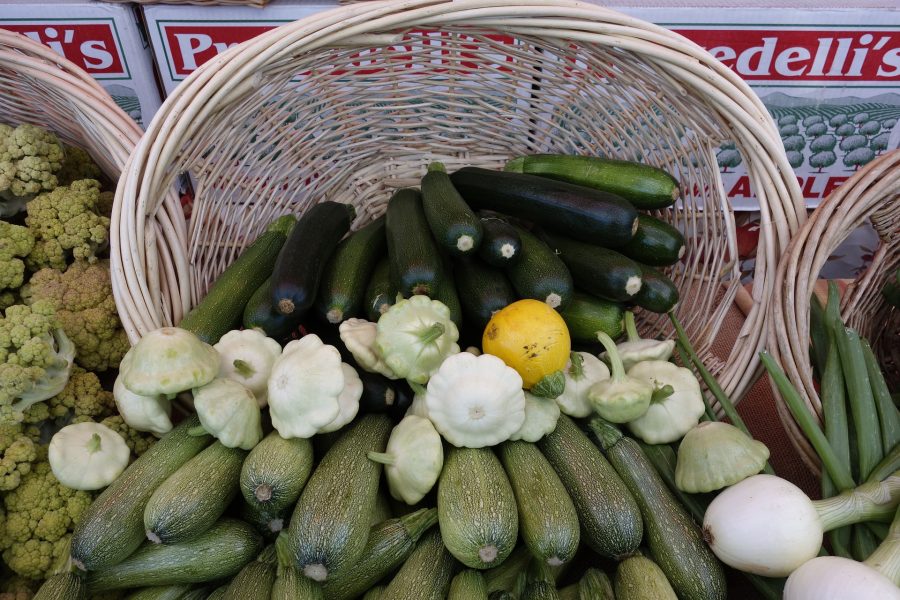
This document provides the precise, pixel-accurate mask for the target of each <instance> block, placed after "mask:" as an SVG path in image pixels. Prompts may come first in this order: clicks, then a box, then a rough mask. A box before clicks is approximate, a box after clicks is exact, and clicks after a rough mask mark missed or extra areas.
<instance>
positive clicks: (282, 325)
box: [243, 277, 297, 340]
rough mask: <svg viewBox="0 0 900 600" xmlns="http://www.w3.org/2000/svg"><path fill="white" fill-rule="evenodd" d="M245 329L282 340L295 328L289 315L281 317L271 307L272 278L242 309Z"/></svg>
mask: <svg viewBox="0 0 900 600" xmlns="http://www.w3.org/2000/svg"><path fill="white" fill-rule="evenodd" d="M243 325H244V328H245V329H254V328H256V329H261V330H262V331H263V332H265V334H266V335H267V336H269V337H270V338H272V339H276V340H283V339H285V338H287V337H288V336H290V334H291V332H292V331H293V330H294V329H296V328H297V324H296V322H295V320H294V319H293V317H292V316H291V315H283V314H281V313H280V312H278V311H277V310H275V309H274V308H273V307H272V278H271V277H269V278H268V279H266V280H265V281H264V282H263V283H262V285H260V286H259V287H258V288H257V290H256V291H255V292H253V295H252V296H250V299H249V300H247V305H246V306H245V307H244V318H243Z"/></svg>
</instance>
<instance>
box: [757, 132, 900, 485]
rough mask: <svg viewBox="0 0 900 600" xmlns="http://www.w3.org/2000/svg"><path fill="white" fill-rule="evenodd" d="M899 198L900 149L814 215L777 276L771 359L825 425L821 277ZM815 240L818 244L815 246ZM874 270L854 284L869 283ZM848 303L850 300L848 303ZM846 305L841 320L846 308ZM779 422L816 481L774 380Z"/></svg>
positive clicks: (813, 460) (815, 462)
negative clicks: (819, 382) (814, 304)
mask: <svg viewBox="0 0 900 600" xmlns="http://www.w3.org/2000/svg"><path fill="white" fill-rule="evenodd" d="M898 193H900V149H897V150H892V151H889V152H886V153H884V154H882V155H881V156H879V157H877V158H876V159H875V160H873V161H872V162H870V163H868V164H867V165H866V166H864V167H863V168H861V169H860V170H859V171H857V172H856V173H855V174H854V175H853V176H852V177H851V178H850V179H848V180H847V181H845V182H844V183H843V184H842V185H841V186H840V187H838V188H837V189H836V190H835V191H834V192H832V193H831V194H830V195H829V196H828V197H827V198H826V199H825V200H823V201H822V202H821V203H820V204H819V206H818V207H817V208H816V209H815V210H814V211H813V213H812V214H811V215H810V217H809V219H808V220H807V221H806V223H804V225H803V227H801V228H800V229H799V230H798V231H797V233H796V234H795V236H794V238H793V240H791V243H790V244H789V246H788V247H787V249H786V250H785V254H784V256H783V257H782V259H781V261H780V262H779V265H778V271H777V273H776V282H777V285H776V287H775V292H774V296H773V300H772V305H773V308H772V313H773V318H772V319H770V320H769V323H768V327H769V339H772V340H775V339H781V340H784V342H783V343H780V344H771V345H770V347H769V348H768V352H769V354H771V356H772V358H773V359H774V360H775V361H776V363H777V364H778V365H779V366H780V367H781V368H782V369H783V370H784V371H785V373H786V374H787V376H788V378H789V379H790V380H791V382H792V383H794V386H795V387H796V388H797V391H798V392H799V394H800V397H801V399H802V400H803V402H804V403H805V404H806V406H807V408H809V409H810V410H811V411H812V413H813V415H814V416H815V418H816V419H817V420H818V422H819V424H820V425H821V419H822V404H821V399H820V397H819V394H818V392H817V391H816V388H815V385H814V384H813V379H812V361H811V360H810V359H809V350H808V345H809V312H810V309H809V305H810V301H809V299H810V296H811V294H812V290H813V286H814V285H815V283H816V281H817V280H818V276H819V272H820V271H821V269H822V267H823V266H824V264H825V261H826V260H827V258H828V256H829V255H830V254H831V253H832V252H833V251H834V248H835V247H836V246H837V245H838V244H840V242H841V241H843V240H844V239H845V238H846V237H847V236H848V235H849V234H850V233H851V232H852V231H853V230H854V229H856V228H857V227H858V226H859V225H860V224H862V223H863V222H865V221H866V220H868V219H869V218H870V217H871V216H872V214H873V213H875V212H876V211H877V210H878V208H879V207H880V205H881V204H882V202H883V200H884V198H886V197H888V195H892V196H893V195H897V194H898ZM813 240H814V241H813ZM868 273H869V269H867V270H866V271H864V272H863V273H861V274H860V275H859V277H858V278H857V279H856V280H855V281H861V280H864V279H865V278H866V277H867V274H868ZM844 300H846V298H845V299H844ZM844 300H842V302H841V305H842V310H841V313H842V315H841V316H842V318H844V319H846V318H847V315H846V314H845V308H846V304H845V301H844ZM769 383H770V386H771V388H772V392H773V394H774V396H775V400H776V402H775V406H776V409H777V413H778V417H779V419H780V420H781V423H782V425H783V426H784V428H785V430H786V432H787V434H788V438H789V439H790V441H791V443H792V444H793V446H794V448H795V449H796V450H797V452H798V453H799V454H800V457H801V459H802V460H803V462H804V463H805V464H806V466H807V467H809V469H810V470H811V471H812V472H813V473H814V474H816V475H817V476H818V475H819V474H820V473H821V462H820V461H819V458H818V455H817V454H816V452H815V450H814V448H813V447H812V445H811V444H810V442H809V440H807V439H806V437H805V436H804V435H803V432H802V431H801V430H800V427H799V426H798V425H797V422H796V421H795V419H794V417H793V415H792V414H791V411H790V409H788V407H787V405H786V404H785V402H784V398H783V397H782V395H781V394H780V393H779V391H778V388H777V386H775V384H774V382H772V381H771V378H769Z"/></svg>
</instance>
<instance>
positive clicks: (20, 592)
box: [0, 573, 39, 600]
mask: <svg viewBox="0 0 900 600" xmlns="http://www.w3.org/2000/svg"><path fill="white" fill-rule="evenodd" d="M0 579H2V581H3V584H2V585H0V590H2V591H0V600H31V598H33V597H34V593H35V591H36V589H37V588H38V585H39V584H38V582H35V581H33V580H30V579H25V578H23V577H19V576H17V575H11V574H8V573H0Z"/></svg>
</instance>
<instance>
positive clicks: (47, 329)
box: [0, 300, 75, 420]
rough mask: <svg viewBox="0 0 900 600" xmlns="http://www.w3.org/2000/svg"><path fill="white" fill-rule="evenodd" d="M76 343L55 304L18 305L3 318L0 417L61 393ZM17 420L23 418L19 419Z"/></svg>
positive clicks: (6, 312)
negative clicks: (70, 337)
mask: <svg viewBox="0 0 900 600" xmlns="http://www.w3.org/2000/svg"><path fill="white" fill-rule="evenodd" d="M74 359H75V346H74V345H73V344H72V342H71V341H69V338H68V337H66V334H65V332H64V331H63V330H62V329H61V328H60V326H59V322H58V321H57V319H56V316H55V312H54V310H53V306H52V304H49V303H48V302H46V301H44V300H40V301H37V302H35V303H34V304H32V305H31V306H25V305H22V304H16V305H13V306H10V307H9V308H7V309H6V311H5V313H4V316H3V317H2V318H0V409H4V410H3V413H2V414H0V416H3V417H4V418H5V419H8V418H9V416H10V415H9V414H8V411H9V409H10V408H11V409H12V411H14V412H15V413H21V412H23V411H25V410H26V409H27V408H28V407H30V406H31V405H32V404H35V403H37V402H42V401H43V400H47V399H48V398H52V397H53V396H55V395H57V394H58V393H60V392H61V391H62V390H63V388H65V386H66V382H67V381H68V380H69V373H70V372H71V370H72V363H73V361H74ZM18 420H21V418H19V419H18Z"/></svg>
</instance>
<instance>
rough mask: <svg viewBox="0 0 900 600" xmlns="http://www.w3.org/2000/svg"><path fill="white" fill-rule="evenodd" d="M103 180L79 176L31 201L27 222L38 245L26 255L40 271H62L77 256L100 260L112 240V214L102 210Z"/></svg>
mask: <svg viewBox="0 0 900 600" xmlns="http://www.w3.org/2000/svg"><path fill="white" fill-rule="evenodd" d="M99 202H100V183H99V182H98V181H97V180H95V179H79V180H78V181H74V182H72V185H70V186H68V187H58V188H56V189H54V190H53V191H52V192H47V193H45V194H41V195H39V196H37V197H35V198H34V199H33V200H32V201H31V202H29V203H28V205H27V207H26V210H27V216H26V217H25V224H26V225H27V226H28V228H29V229H31V232H32V233H33V234H34V238H35V245H34V249H33V250H32V251H31V253H30V254H29V255H28V257H27V258H26V259H25V264H26V266H27V267H28V268H29V269H30V270H32V271H37V270H40V269H42V268H45V267H52V268H54V269H58V270H60V271H62V270H64V269H65V268H66V265H67V264H68V263H69V262H71V261H72V259H75V260H86V261H88V262H96V261H97V260H98V259H97V253H98V252H100V251H102V250H103V249H104V248H105V247H106V246H107V244H108V242H109V218H107V217H104V216H102V215H100V214H99V212H98V211H99Z"/></svg>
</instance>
